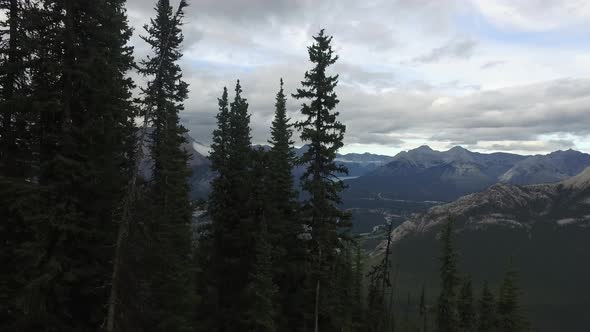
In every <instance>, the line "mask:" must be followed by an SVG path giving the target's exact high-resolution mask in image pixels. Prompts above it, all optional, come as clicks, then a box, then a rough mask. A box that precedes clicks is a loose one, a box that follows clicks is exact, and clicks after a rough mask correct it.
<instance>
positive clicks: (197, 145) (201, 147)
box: [193, 141, 210, 157]
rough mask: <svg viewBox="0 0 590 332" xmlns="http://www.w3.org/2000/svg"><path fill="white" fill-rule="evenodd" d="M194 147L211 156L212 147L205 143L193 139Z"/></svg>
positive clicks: (200, 152) (204, 154) (199, 151)
mask: <svg viewBox="0 0 590 332" xmlns="http://www.w3.org/2000/svg"><path fill="white" fill-rule="evenodd" d="M193 149H195V151H197V152H198V153H199V154H201V155H203V156H205V157H207V156H209V150H210V149H209V147H208V146H206V145H205V144H202V143H199V142H195V141H193Z"/></svg>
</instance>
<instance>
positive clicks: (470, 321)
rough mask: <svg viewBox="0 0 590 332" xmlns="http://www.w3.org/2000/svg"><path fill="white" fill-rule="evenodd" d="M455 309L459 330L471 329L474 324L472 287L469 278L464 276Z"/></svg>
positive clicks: (473, 327)
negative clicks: (457, 314)
mask: <svg viewBox="0 0 590 332" xmlns="http://www.w3.org/2000/svg"><path fill="white" fill-rule="evenodd" d="M457 310H458V313H459V327H460V330H461V331H473V330H474V329H475V326H476V324H475V323H476V320H475V309H474V306H473V288H472V286H471V279H469V278H466V279H465V280H464V281H463V283H462V285H461V291H460V293H459V299H458V301H457Z"/></svg>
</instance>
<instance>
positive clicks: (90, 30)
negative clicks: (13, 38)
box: [6, 0, 134, 331]
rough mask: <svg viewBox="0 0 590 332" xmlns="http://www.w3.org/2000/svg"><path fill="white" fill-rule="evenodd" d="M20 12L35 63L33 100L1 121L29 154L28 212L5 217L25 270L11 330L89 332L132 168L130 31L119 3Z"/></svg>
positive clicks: (69, 2) (49, 3) (52, 5)
mask: <svg viewBox="0 0 590 332" xmlns="http://www.w3.org/2000/svg"><path fill="white" fill-rule="evenodd" d="M18 4H20V5H22V6H21V7H20V8H21V9H24V8H26V11H23V12H22V13H23V16H22V21H21V22H22V23H24V22H25V20H26V36H27V43H28V44H27V45H26V46H24V44H23V49H26V51H27V54H29V55H28V56H27V57H24V59H34V61H30V62H29V63H28V65H27V66H30V67H27V73H26V75H25V76H24V77H25V80H26V86H27V89H29V91H28V92H27V95H28V96H30V98H31V99H29V98H27V99H28V100H27V101H24V100H20V101H19V105H20V106H19V107H24V108H26V110H25V111H24V112H21V111H17V110H16V109H13V110H14V111H15V112H9V113H12V114H11V115H10V116H9V117H8V118H9V121H8V122H9V123H10V125H9V127H11V128H12V129H14V130H11V132H12V133H19V135H20V134H21V133H25V134H26V135H29V137H19V138H18V141H19V142H26V144H27V149H30V151H34V153H31V155H30V156H32V157H33V158H32V159H29V160H27V164H28V167H26V168H25V169H26V170H27V172H30V173H29V174H27V175H25V177H26V182H28V184H27V185H26V188H25V187H22V188H20V189H19V192H20V195H23V193H25V190H23V189H26V192H27V193H26V195H27V196H30V197H31V198H29V200H32V201H34V202H35V204H34V205H31V206H30V208H29V210H30V211H29V212H27V213H26V214H21V213H20V212H16V210H12V211H11V213H13V212H15V213H16V214H17V219H20V220H21V221H22V222H23V224H24V225H26V229H27V236H26V237H24V238H22V239H19V243H15V246H16V247H17V248H18V252H19V257H18V258H17V259H18V260H19V261H20V262H22V263H23V264H24V266H26V267H27V268H23V269H22V271H23V272H22V273H21V275H20V276H19V279H20V280H21V283H20V284H19V285H18V291H17V292H18V293H19V295H20V296H19V299H18V302H17V303H18V308H17V310H16V312H17V313H16V314H15V315H16V316H18V317H16V324H17V325H18V326H19V327H18V329H19V330H29V329H30V330H34V329H38V328H41V327H42V328H43V329H44V330H78V331H86V330H96V329H98V327H99V326H100V325H101V324H102V322H103V319H104V314H105V312H104V308H105V304H106V303H107V297H108V287H107V285H108V283H109V280H108V276H109V271H110V270H111V266H110V263H111V261H110V257H111V253H112V238H113V234H114V231H115V230H116V228H117V227H116V221H117V216H118V210H119V207H120V202H121V200H122V199H123V195H124V191H125V190H124V189H125V185H126V178H127V177H128V176H129V171H130V169H131V167H130V166H131V164H132V160H131V157H132V155H133V142H134V133H133V116H134V108H133V107H132V105H131V102H130V99H131V98H130V97H131V95H130V90H131V88H132V86H133V85H132V81H131V80H129V79H128V78H127V72H128V71H129V70H130V69H131V68H132V66H133V58H132V56H131V51H132V49H131V48H130V47H129V46H127V42H128V39H129V37H130V34H131V31H130V29H129V27H128V26H127V20H126V14H125V10H124V7H123V1H118V0H112V1H101V2H89V3H85V4H84V5H83V6H82V5H81V4H80V3H79V2H77V1H73V0H59V1H58V0H45V1H40V2H20V1H19V2H18ZM21 27H23V28H24V25H21ZM29 56H30V58H29ZM13 86H14V85H13ZM21 92H22V91H21ZM17 113H18V114H27V115H26V117H24V118H20V117H19V116H17ZM19 118H20V119H19ZM22 119H24V121H22V122H21V120H22ZM19 123H22V126H24V127H26V129H25V130H22V131H21V128H22V127H21V125H20V124H19ZM9 136H10V135H8V136H6V137H7V138H8V137H9ZM10 140H11V141H12V139H10ZM11 144H12V143H11ZM6 165H7V164H6ZM21 179H22V178H21ZM21 198H22V196H21V197H19V196H13V197H12V198H11V199H10V204H9V205H13V206H18V205H22V202H23V201H21ZM13 216H14V215H13Z"/></svg>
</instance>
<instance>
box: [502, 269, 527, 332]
mask: <svg viewBox="0 0 590 332" xmlns="http://www.w3.org/2000/svg"><path fill="white" fill-rule="evenodd" d="M517 283H518V276H517V273H516V270H515V268H514V266H513V265H512V259H511V260H510V263H509V264H508V268H507V271H506V275H505V276H504V281H503V282H502V285H501V286H500V295H499V296H498V305H497V318H498V320H497V324H498V329H499V331H503V332H508V331H511V332H519V331H528V330H529V325H528V321H527V320H526V318H525V316H524V315H523V313H522V308H521V305H520V295H521V294H520V292H521V291H520V289H519V288H518V285H517Z"/></svg>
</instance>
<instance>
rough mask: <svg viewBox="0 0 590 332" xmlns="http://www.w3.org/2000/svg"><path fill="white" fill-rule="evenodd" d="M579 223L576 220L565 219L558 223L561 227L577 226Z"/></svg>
mask: <svg viewBox="0 0 590 332" xmlns="http://www.w3.org/2000/svg"><path fill="white" fill-rule="evenodd" d="M577 221H578V220H577V219H574V218H564V219H559V220H558V221H556V222H557V224H558V225H559V226H565V225H571V224H575V223H576V222H577Z"/></svg>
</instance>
